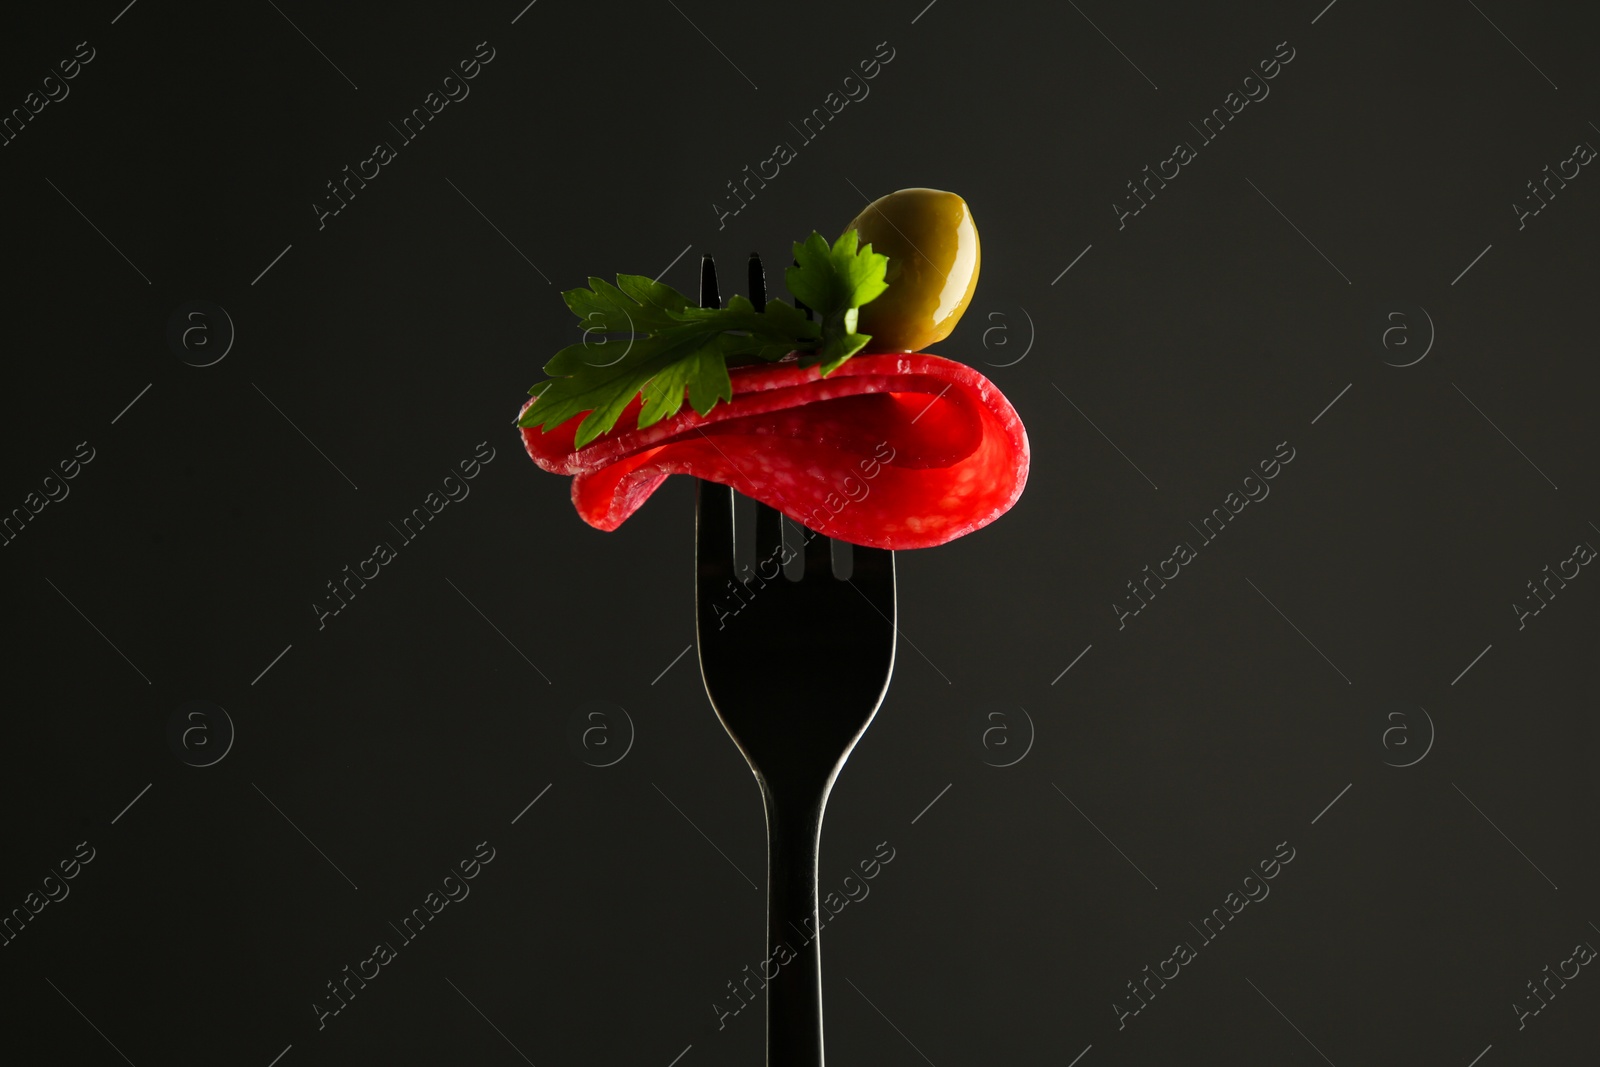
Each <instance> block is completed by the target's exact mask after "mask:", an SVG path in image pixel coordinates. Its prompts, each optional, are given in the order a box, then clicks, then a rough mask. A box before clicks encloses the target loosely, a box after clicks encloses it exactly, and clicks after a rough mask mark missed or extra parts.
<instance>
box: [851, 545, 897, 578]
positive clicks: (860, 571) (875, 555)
mask: <svg viewBox="0 0 1600 1067" xmlns="http://www.w3.org/2000/svg"><path fill="white" fill-rule="evenodd" d="M850 580H851V581H852V582H856V583H857V584H867V583H870V584H873V585H881V584H882V583H884V582H893V581H894V553H893V552H891V551H890V550H889V549H887V548H868V547H867V546H866V545H851V546H850Z"/></svg>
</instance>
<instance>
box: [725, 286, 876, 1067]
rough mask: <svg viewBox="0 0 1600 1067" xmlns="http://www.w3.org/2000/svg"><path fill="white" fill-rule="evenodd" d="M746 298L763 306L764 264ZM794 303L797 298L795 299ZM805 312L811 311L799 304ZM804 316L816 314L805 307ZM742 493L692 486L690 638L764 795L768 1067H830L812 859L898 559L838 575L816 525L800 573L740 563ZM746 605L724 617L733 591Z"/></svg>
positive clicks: (865, 557)
mask: <svg viewBox="0 0 1600 1067" xmlns="http://www.w3.org/2000/svg"><path fill="white" fill-rule="evenodd" d="M750 298H751V302H752V303H754V304H755V306H756V307H757V308H760V307H763V306H765V304H766V283H765V277H764V275H763V273H762V268H761V260H760V258H759V257H758V256H756V255H755V254H752V255H751V257H750ZM796 303H797V305H798V301H797V302H796ZM700 304H701V306H702V307H719V306H720V305H721V301H720V299H719V297H718V295H717V278H716V265H715V264H714V263H713V262H712V259H711V257H710V256H704V257H702V261H701V276H700ZM799 306H803V305H799ZM807 314H808V315H809V311H808V312H807ZM754 525H755V558H756V559H757V560H758V561H765V560H768V559H771V558H773V557H775V556H777V555H778V554H779V552H780V551H781V550H782V548H783V516H782V514H780V513H779V512H778V511H776V510H774V509H773V508H771V507H769V506H767V505H766V504H763V503H760V502H759V501H758V502H757V503H756V517H755V523H754ZM733 546H734V490H733V489H732V488H731V487H730V486H726V485H720V484H717V483H715V482H709V481H706V480H704V479H699V480H697V482H696V487H695V543H694V561H695V631H696V637H697V638H698V643H699V650H700V675H701V677H702V678H703V679H704V681H705V686H706V693H707V694H708V695H709V696H710V698H711V705H712V707H713V708H714V709H715V710H716V713H717V717H718V718H720V719H721V720H722V725H723V727H724V728H725V729H726V730H727V731H728V736H730V737H731V738H733V742H734V744H735V745H737V746H738V747H739V751H740V752H742V753H743V754H744V758H745V760H746V761H747V762H748V763H749V764H750V770H751V771H752V772H753V773H754V774H755V777H756V782H757V783H758V784H759V785H760V787H761V800H762V804H763V806H764V808H765V810H766V818H767V957H766V959H765V960H764V961H763V962H762V964H761V979H762V980H763V981H764V982H765V983H766V993H767V1067H822V1062H823V1049H822V957H821V953H820V951H819V947H818V944H817V940H818V934H819V932H820V928H819V919H818V910H817V851H818V845H819V842H820V836H821V832H822V813H823V809H824V807H825V806H826V805H827V802H828V793H829V792H830V791H831V790H832V789H833V783H834V781H835V780H836V779H837V778H838V777H839V772H840V770H841V769H842V768H843V767H844V763H845V760H846V759H848V758H849V756H850V753H851V751H852V750H853V749H854V748H855V746H856V742H857V741H859V740H860V739H861V735H862V734H863V733H865V732H866V729H867V727H868V726H869V725H870V724H871V723H872V719H873V716H874V715H876V714H877V711H878V707H879V705H881V704H882V702H883V697H884V694H885V693H886V692H887V691H888V688H889V678H890V675H891V674H892V673H893V670H894V650H895V635H896V633H897V630H896V626H895V581H894V553H893V552H892V551H890V550H888V549H881V548H867V547H865V546H862V545H851V546H850V552H851V564H852V566H851V574H850V576H849V578H847V579H841V578H838V577H835V576H834V568H833V559H832V557H833V554H834V553H833V547H834V546H833V542H832V541H831V540H830V539H829V538H827V537H824V536H822V535H821V534H818V533H816V532H815V531H813V530H809V529H807V530H806V532H805V547H804V556H805V560H804V564H805V570H804V574H803V576H802V577H801V578H800V579H799V580H798V581H793V580H790V579H788V578H787V577H785V575H784V573H783V570H782V569H781V568H777V569H775V571H774V574H773V576H772V577H771V578H767V577H765V576H764V575H763V574H762V572H761V568H760V564H759V563H758V564H757V566H756V567H755V568H753V569H751V570H749V571H747V572H746V573H744V574H740V573H739V572H738V569H737V568H736V567H735V564H734V547H733ZM730 588H731V589H732V591H733V592H734V594H735V595H736V596H738V597H739V599H740V600H741V601H742V602H743V603H744V606H743V607H742V608H741V609H740V610H739V611H738V612H737V614H735V615H733V616H731V617H730V616H728V615H727V613H726V612H723V611H720V610H719V607H718V603H719V600H724V599H725V598H726V596H727V594H728V592H729V590H730Z"/></svg>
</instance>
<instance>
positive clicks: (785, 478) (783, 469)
mask: <svg viewBox="0 0 1600 1067" xmlns="http://www.w3.org/2000/svg"><path fill="white" fill-rule="evenodd" d="M728 375H729V378H730V380H731V381H732V383H733V400H732V401H731V402H720V403H718V404H717V405H716V406H715V407H713V408H712V409H711V412H710V413H709V414H707V415H704V416H702V415H700V414H698V413H696V412H695V411H694V410H693V409H692V408H691V407H689V406H688V405H687V404H685V405H684V407H683V408H682V410H681V411H679V413H678V414H677V415H674V416H672V417H671V418H667V419H663V420H661V421H660V422H658V423H656V424H655V425H654V426H651V427H649V428H648V429H644V430H639V429H635V428H633V427H635V426H637V424H638V412H639V407H640V400H639V398H638V397H635V398H634V399H633V401H632V402H631V403H630V404H629V406H628V407H627V409H626V410H624V411H623V413H622V417H621V418H620V419H618V421H617V425H616V426H615V427H613V428H612V429H611V430H610V431H608V432H607V433H605V434H602V435H601V436H600V437H598V438H596V439H595V440H594V441H593V442H591V443H590V444H589V445H587V446H586V447H584V448H582V449H574V448H573V444H574V435H575V434H576V432H577V426H578V423H579V422H580V421H581V420H580V419H578V418H572V419H568V420H567V421H566V422H564V423H562V424H561V425H559V426H557V427H555V428H554V429H552V430H550V431H549V432H545V431H542V430H540V429H538V428H537V427H531V428H524V429H523V430H522V438H523V443H524V445H525V446H526V448H527V450H528V455H529V456H531V457H532V458H533V461H534V462H535V463H537V464H538V465H539V466H540V467H542V468H544V469H545V470H547V471H551V472H553V473H556V474H570V475H572V476H573V478H572V502H573V504H574V506H576V507H577V509H578V514H579V516H581V517H582V518H583V520H584V521H585V522H587V523H588V524H589V525H591V526H593V527H595V528H597V529H601V530H614V529H616V528H617V527H618V526H620V525H621V524H622V523H623V521H624V520H626V519H627V518H628V516H630V515H632V514H633V513H634V512H635V511H637V510H638V509H639V506H640V505H642V504H643V503H644V502H645V500H646V499H647V498H648V497H649V496H650V494H651V493H653V492H655V490H656V488H657V487H658V486H659V485H660V484H661V483H662V482H663V481H665V480H666V478H667V476H668V475H670V474H691V475H694V476H696V477H699V478H705V479H707V480H709V481H714V482H720V483H722V484H724V485H731V486H733V487H734V488H735V489H737V490H739V491H740V492H741V493H744V494H745V495H746V496H749V497H753V498H754V499H756V500H760V501H762V502H764V503H766V504H770V505H771V506H772V507H774V508H776V509H777V510H779V511H781V512H782V513H783V514H785V515H788V516H789V517H790V518H792V519H794V520H795V521H796V522H799V523H802V524H804V525H805V526H808V527H810V528H811V529H813V530H815V531H817V532H818V533H821V534H824V535H826V536H828V537H835V538H838V539H840V540H842V541H849V542H851V543H853V544H858V545H868V546H870V547H874V548H889V549H906V548H930V547H932V546H934V545H942V544H944V543H946V542H948V541H952V540H954V539H955V538H957V537H960V536H962V535H964V534H969V533H971V532H972V531H974V530H977V529H980V528H981V527H984V526H987V525H988V524H989V523H991V522H993V521H994V520H995V519H997V518H999V517H1000V516H1001V515H1003V514H1005V512H1006V511H1007V510H1009V509H1010V507H1011V505H1012V504H1014V503H1016V500H1017V497H1019V496H1020V495H1021V494H1022V489H1023V486H1024V485H1025V484H1026V483H1027V480H1028V435H1027V432H1026V431H1025V430H1024V429H1023V426H1022V420H1021V419H1020V418H1018V417H1017V413H1016V410H1015V409H1014V408H1012V406H1011V404H1010V402H1009V401H1007V400H1006V398H1005V397H1004V396H1003V395H1002V394H1001V392H1000V390H999V389H998V388H996V387H995V385H994V383H993V382H991V381H989V380H988V379H987V378H985V377H984V376H983V375H982V374H980V373H978V372H977V371H976V370H973V369H972V368H971V367H968V366H966V365H965V364H962V363H957V362H955V361H953V360H948V359H944V358H942V357H940V356H935V355H931V354H929V353H923V352H916V353H882V354H865V355H857V356H853V357H851V358H850V359H849V360H847V361H846V362H845V363H844V364H843V365H842V366H840V367H839V368H838V369H837V370H835V371H834V372H833V373H832V374H830V375H828V377H826V378H823V377H821V376H820V374H819V373H818V372H817V370H816V368H814V367H813V368H802V367H801V366H800V365H799V357H798V356H795V355H792V354H791V355H789V356H785V357H784V358H783V359H781V360H778V361H776V362H773V363H763V364H756V365H750V366H741V367H731V368H729V371H728ZM533 403H536V401H534V400H530V401H529V402H528V403H527V404H524V405H523V410H524V411H526V410H527V408H528V407H529V406H530V405H532V404H533Z"/></svg>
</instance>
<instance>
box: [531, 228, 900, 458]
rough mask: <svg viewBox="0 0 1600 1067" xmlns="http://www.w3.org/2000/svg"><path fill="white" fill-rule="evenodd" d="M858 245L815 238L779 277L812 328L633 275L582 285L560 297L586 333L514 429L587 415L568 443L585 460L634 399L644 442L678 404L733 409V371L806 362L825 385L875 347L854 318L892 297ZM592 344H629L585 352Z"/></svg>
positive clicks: (875, 258) (776, 312)
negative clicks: (724, 404)
mask: <svg viewBox="0 0 1600 1067" xmlns="http://www.w3.org/2000/svg"><path fill="white" fill-rule="evenodd" d="M858 242H859V235H858V234H857V233H856V231H855V230H847V231H845V233H844V235H843V236H841V237H840V238H839V239H838V240H837V241H835V242H834V243H833V244H832V245H831V246H830V245H829V244H828V242H827V240H826V239H825V238H824V237H823V236H822V235H821V234H820V233H817V232H815V231H813V232H812V234H811V236H810V237H808V238H807V239H806V240H805V241H803V242H798V243H796V244H795V246H794V258H795V263H796V265H795V266H793V267H790V268H788V269H787V270H785V271H784V282H785V284H786V285H787V286H788V288H789V292H790V293H791V294H793V295H794V297H795V299H797V300H800V301H802V302H804V303H805V305H806V306H807V307H809V308H811V309H812V310H813V311H814V312H815V313H816V315H817V318H816V320H811V319H807V318H806V317H805V314H804V313H803V312H801V311H800V310H799V309H798V308H796V307H794V306H792V305H790V304H787V303H785V302H784V301H782V300H769V301H768V302H767V306H766V307H765V308H764V309H759V310H758V309H757V308H756V307H755V305H754V304H752V303H751V302H750V301H749V300H748V299H747V298H745V297H743V296H734V297H733V298H732V299H730V300H729V301H728V306H727V307H725V308H701V307H696V306H695V305H694V302H693V301H691V300H690V299H689V298H688V297H686V296H684V295H683V294H682V293H680V292H678V291H677V290H676V289H674V288H672V287H671V286H670V285H663V284H661V283H660V282H657V281H653V280H651V279H650V278H646V277H644V276H642V275H638V274H619V275H617V283H616V284H615V285H612V284H611V283H609V282H607V281H605V280H604V279H602V278H590V279H589V287H588V288H586V289H571V290H568V291H567V292H565V293H562V294H561V296H562V299H563V300H565V301H566V304H567V307H569V308H571V309H572V313H573V314H574V315H577V316H578V318H579V320H580V321H581V322H582V323H583V325H584V335H585V340H584V341H582V342H580V343H578V344H575V345H568V346H567V347H566V348H563V349H562V350H561V351H559V352H557V353H556V354H555V356H554V357H552V358H551V360H550V361H549V362H548V363H546V364H545V365H544V372H545V373H546V374H548V375H550V378H548V379H547V380H545V381H542V382H540V383H538V384H537V385H535V386H534V387H533V388H532V389H530V390H528V392H529V394H530V395H532V396H534V397H536V398H537V400H536V402H535V403H534V404H532V405H531V406H529V408H528V410H527V412H526V413H524V414H523V416H522V417H521V418H520V419H518V420H517V425H518V426H524V427H532V426H541V427H543V428H544V429H545V430H547V431H548V430H551V429H554V428H555V427H556V426H559V425H560V424H561V423H563V422H566V421H567V420H568V419H571V418H574V417H576V416H577V415H579V414H581V413H583V412H585V411H587V412H588V413H589V414H588V416H587V417H586V418H585V419H584V420H583V421H582V422H581V423H579V424H578V431H577V434H576V438H575V444H576V446H577V447H578V448H582V447H583V446H585V445H587V444H589V443H590V442H591V441H593V440H594V439H595V438H597V437H599V436H600V435H601V434H603V433H605V432H606V431H607V430H610V429H611V428H612V427H613V426H615V425H616V424H617V420H618V419H619V418H621V416H622V412H623V410H624V409H625V408H626V407H627V406H628V403H629V402H630V401H631V400H633V398H634V397H635V396H638V395H641V394H642V395H643V398H644V403H643V405H642V407H641V408H640V411H639V429H641V430H642V429H644V428H646V427H648V426H652V425H654V424H655V423H657V422H660V421H661V420H662V419H665V418H668V417H669V416H672V415H675V414H677V413H678V411H679V410H680V409H681V408H682V407H683V401H684V397H685V394H687V396H688V400H689V403H690V405H692V406H693V408H694V410H695V411H696V412H698V413H699V414H701V415H705V414H707V413H708V412H710V410H711V409H712V408H713V407H715V406H716V403H717V401H718V400H727V401H731V400H732V399H733V385H732V383H731V381H730V380H729V378H728V366H729V364H730V363H731V362H735V361H739V362H748V361H750V360H767V361H772V360H777V359H780V358H782V357H783V356H785V355H787V354H788V353H790V352H804V353H805V356H804V357H803V358H802V360H801V365H802V366H806V367H810V366H820V367H821V373H822V374H823V375H824V376H826V375H828V374H831V373H833V371H835V370H837V369H838V367H839V366H840V365H841V364H843V363H844V361H845V360H847V359H849V358H850V357H851V356H853V355H855V354H856V353H857V352H859V351H861V349H862V348H864V347H865V346H866V344H867V342H868V341H870V340H871V337H870V336H869V335H867V334H864V333H857V332H856V323H857V313H858V311H859V309H860V308H861V306H862V305H863V304H866V303H868V302H869V301H871V300H873V299H875V298H877V297H878V296H880V295H881V294H882V293H883V291H884V290H885V289H887V288H888V282H887V281H885V279H884V275H885V272H886V271H887V269H888V266H889V257H888V256H884V255H880V254H879V253H876V252H874V251H873V250H872V245H870V244H867V245H859V243H858ZM594 334H630V335H632V338H631V340H627V341H624V340H621V339H618V338H615V337H613V338H609V339H606V340H603V341H601V342H599V343H593V342H591V341H590V340H589V338H590V337H591V336H592V335H594ZM616 347H621V348H622V349H623V354H622V355H621V356H618V357H615V358H613V359H611V360H610V361H609V362H604V361H602V360H598V359H597V358H596V357H598V356H601V355H602V354H604V355H609V354H610V353H611V352H612V351H614V349H615V348H616Z"/></svg>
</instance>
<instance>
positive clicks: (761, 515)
mask: <svg viewBox="0 0 1600 1067" xmlns="http://www.w3.org/2000/svg"><path fill="white" fill-rule="evenodd" d="M782 547H783V516H782V515H781V514H780V513H779V512H778V510H777V509H776V508H773V507H771V506H770V505H767V504H763V503H761V501H759V500H758V501H756V567H757V568H759V569H761V570H764V571H770V570H772V567H771V566H769V565H768V560H771V561H772V562H773V563H776V564H780V565H781V564H782V562H783V560H782V557H781V555H780V551H779V550H780V549H782Z"/></svg>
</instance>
